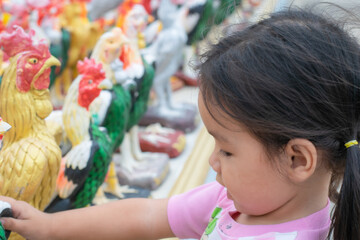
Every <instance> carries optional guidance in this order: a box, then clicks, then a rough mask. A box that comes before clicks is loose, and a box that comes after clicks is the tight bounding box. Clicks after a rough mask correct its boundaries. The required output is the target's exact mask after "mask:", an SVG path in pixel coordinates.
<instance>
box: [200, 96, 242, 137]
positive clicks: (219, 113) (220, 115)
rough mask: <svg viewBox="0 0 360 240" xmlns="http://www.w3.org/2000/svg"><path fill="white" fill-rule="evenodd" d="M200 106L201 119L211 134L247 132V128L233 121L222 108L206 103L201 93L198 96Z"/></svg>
mask: <svg viewBox="0 0 360 240" xmlns="http://www.w3.org/2000/svg"><path fill="white" fill-rule="evenodd" d="M198 105H199V112H200V115H201V118H202V120H203V122H204V124H205V126H206V128H207V129H208V131H209V132H210V131H232V132H239V131H244V130H246V127H245V126H243V125H242V124H241V123H239V122H237V121H235V120H234V119H232V118H231V117H230V116H229V115H228V114H226V113H225V112H224V110H223V109H222V108H221V107H220V106H216V105H214V104H213V103H212V102H207V103H205V101H204V98H203V95H202V94H201V92H200V93H199V96H198Z"/></svg>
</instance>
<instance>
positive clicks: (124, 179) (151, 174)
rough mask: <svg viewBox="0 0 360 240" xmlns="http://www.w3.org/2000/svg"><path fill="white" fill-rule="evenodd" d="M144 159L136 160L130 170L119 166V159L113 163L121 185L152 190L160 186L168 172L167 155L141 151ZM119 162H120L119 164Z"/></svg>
mask: <svg viewBox="0 0 360 240" xmlns="http://www.w3.org/2000/svg"><path fill="white" fill-rule="evenodd" d="M143 155H144V160H143V161H141V162H136V166H133V167H132V169H131V171H130V170H129V169H128V168H127V167H123V166H121V160H120V161H115V162H118V163H116V165H115V169H116V174H117V177H118V180H119V183H120V184H121V185H128V186H130V187H140V188H145V189H151V190H154V189H156V188H158V187H159V186H160V184H161V183H162V182H163V181H164V180H165V178H166V177H167V175H168V173H169V157H168V156H167V154H164V153H143ZM119 162H120V164H119Z"/></svg>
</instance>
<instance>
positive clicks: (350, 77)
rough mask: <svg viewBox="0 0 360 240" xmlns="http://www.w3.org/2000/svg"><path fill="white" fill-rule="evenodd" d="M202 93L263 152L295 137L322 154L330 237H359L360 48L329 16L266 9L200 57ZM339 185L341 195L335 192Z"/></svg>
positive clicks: (341, 238)
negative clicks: (328, 177)
mask: <svg viewBox="0 0 360 240" xmlns="http://www.w3.org/2000/svg"><path fill="white" fill-rule="evenodd" d="M199 75H200V90H201V92H202V95H203V98H204V102H205V105H206V106H207V107H209V105H210V104H211V105H213V106H214V105H215V106H217V107H219V108H220V109H222V110H223V111H224V113H225V114H227V115H229V116H230V117H231V118H232V119H234V120H236V121H238V122H240V123H242V124H245V125H246V126H247V127H248V128H249V130H250V132H251V133H253V134H254V135H255V136H256V137H257V138H258V139H259V140H260V141H261V142H262V143H263V144H264V145H265V147H266V148H267V149H268V151H269V152H270V151H279V150H280V149H283V147H284V146H286V144H287V143H288V141H289V140H291V139H293V138H305V139H308V140H310V141H311V142H312V143H313V144H314V145H315V146H316V147H317V148H318V149H321V150H323V152H325V153H326V160H327V163H326V167H328V168H329V170H331V171H332V174H333V176H332V181H331V186H330V191H329V194H330V197H331V199H332V200H335V202H336V207H335V210H334V213H333V217H332V224H331V228H330V233H332V234H333V238H334V239H335V240H352V239H357V240H358V239H360V154H359V153H360V150H359V148H358V146H356V147H350V148H346V147H345V146H344V144H345V143H346V142H348V141H350V140H354V139H358V137H359V134H358V133H359V128H360V125H359V123H360V122H359V120H360V118H359V117H360V116H359V108H360V47H359V45H358V43H357V41H356V39H355V38H354V37H352V36H351V35H350V34H349V33H347V32H346V31H345V30H343V27H342V26H340V25H338V24H337V23H336V22H335V21H332V20H329V19H327V18H325V17H321V16H319V15H316V14H313V13H310V12H308V11H301V10H287V11H283V12H278V13H274V14H272V15H271V16H270V17H269V18H267V19H264V20H262V21H260V22H258V23H256V24H254V25H252V26H249V27H247V28H246V29H244V30H242V31H235V32H233V33H232V34H231V35H229V36H227V37H225V38H223V39H221V40H220V41H219V42H218V43H217V44H215V45H213V46H212V47H211V49H210V50H209V51H207V52H206V53H205V54H204V55H203V56H202V62H201V64H200V66H199ZM339 182H342V187H341V190H340V193H338V192H337V191H336V188H337V187H338V183H339Z"/></svg>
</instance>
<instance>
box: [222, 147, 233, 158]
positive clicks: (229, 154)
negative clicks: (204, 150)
mask: <svg viewBox="0 0 360 240" xmlns="http://www.w3.org/2000/svg"><path fill="white" fill-rule="evenodd" d="M219 153H220V154H221V155H222V156H225V157H231V156H232V153H229V152H226V151H224V150H221V149H220V150H219Z"/></svg>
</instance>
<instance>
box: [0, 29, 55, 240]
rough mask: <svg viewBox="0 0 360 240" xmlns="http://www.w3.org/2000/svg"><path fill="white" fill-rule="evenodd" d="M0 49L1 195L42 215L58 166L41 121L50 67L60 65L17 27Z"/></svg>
mask: <svg viewBox="0 0 360 240" xmlns="http://www.w3.org/2000/svg"><path fill="white" fill-rule="evenodd" d="M0 47H2V48H3V51H4V52H5V53H6V54H7V55H8V56H9V57H10V60H9V62H10V63H9V66H8V67H7V68H6V69H5V72H4V75H3V79H2V83H1V88H0V115H1V116H2V118H3V120H4V121H6V122H7V123H9V124H10V125H11V126H12V128H11V129H10V130H9V131H8V132H6V133H5V135H4V138H3V146H2V149H1V151H0V194H1V195H5V196H9V197H13V198H16V199H18V200H23V201H26V202H28V203H30V204H31V205H32V206H34V207H36V208H38V209H40V210H43V209H44V208H45V207H46V206H47V205H48V204H49V202H50V199H51V198H52V195H53V193H54V191H55V184H56V177H57V174H58V171H59V166H60V161H61V151H60V148H59V146H58V145H57V143H56V142H55V140H54V137H53V136H52V135H51V134H50V133H49V131H48V129H47V127H46V124H45V121H44V119H45V118H46V117H47V116H48V115H49V114H50V112H51V111H52V105H51V102H50V97H49V90H48V87H49V83H50V80H49V75H50V67H51V66H53V65H59V64H60V62H59V61H58V60H57V59H56V58H54V57H53V56H51V54H50V52H49V49H48V46H47V45H46V44H44V43H43V42H41V41H40V42H36V41H34V40H33V39H32V35H31V34H30V35H29V34H26V33H25V32H24V30H23V29H22V28H20V27H14V28H13V30H12V31H10V32H3V33H1V34H0ZM18 237H19V235H14V237H12V238H11V239H22V238H18Z"/></svg>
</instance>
